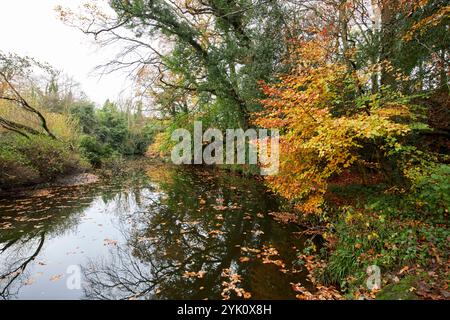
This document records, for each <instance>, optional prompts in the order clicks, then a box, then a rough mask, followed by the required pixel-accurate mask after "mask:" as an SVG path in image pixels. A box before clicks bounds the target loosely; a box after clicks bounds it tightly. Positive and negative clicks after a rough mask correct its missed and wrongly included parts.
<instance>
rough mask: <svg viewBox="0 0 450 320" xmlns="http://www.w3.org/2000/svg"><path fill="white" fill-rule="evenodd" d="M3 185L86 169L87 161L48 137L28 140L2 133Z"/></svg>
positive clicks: (0, 163)
mask: <svg viewBox="0 0 450 320" xmlns="http://www.w3.org/2000/svg"><path fill="white" fill-rule="evenodd" d="M1 138H2V144H1V147H0V168H1V169H2V170H1V173H0V187H2V188H10V187H14V186H19V185H27V184H33V183H38V182H47V181H51V180H53V179H55V178H56V177H58V176H61V175H63V174H69V173H73V172H76V171H80V170H85V169H86V168H87V167H88V164H87V163H86V162H85V161H84V160H83V159H82V158H81V157H80V156H79V154H78V152H76V150H72V149H70V148H69V147H68V146H67V145H66V144H65V143H64V142H62V141H59V140H53V139H51V138H49V137H47V136H32V137H31V138H30V139H27V138H25V137H22V136H17V135H14V134H2V137H1Z"/></svg>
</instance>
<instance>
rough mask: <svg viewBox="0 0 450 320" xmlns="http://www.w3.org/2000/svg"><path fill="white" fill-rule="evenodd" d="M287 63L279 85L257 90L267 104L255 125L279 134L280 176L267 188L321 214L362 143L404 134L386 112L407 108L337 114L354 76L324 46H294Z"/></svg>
mask: <svg viewBox="0 0 450 320" xmlns="http://www.w3.org/2000/svg"><path fill="white" fill-rule="evenodd" d="M292 59H293V62H294V65H295V66H294V67H293V69H292V70H291V72H289V73H288V74H286V75H283V76H281V77H280V82H279V83H275V84H262V85H261V86H262V90H263V92H264V93H265V95H266V96H267V98H265V99H263V100H262V104H263V105H264V107H265V108H264V110H263V111H262V112H261V113H259V114H258V115H257V116H256V119H255V120H254V123H255V124H256V125H258V126H261V127H264V128H279V129H280V171H279V174H278V175H277V176H270V177H268V178H267V180H268V183H269V185H270V186H271V187H272V188H273V189H274V191H276V192H278V193H280V194H281V195H283V196H284V197H286V198H287V199H289V200H294V201H295V202H296V203H297V208H298V209H300V210H301V211H302V212H304V213H320V212H321V207H322V204H323V202H324V194H325V193H326V191H327V187H328V182H329V179H330V178H331V177H332V176H333V175H336V174H340V173H341V172H343V170H346V169H347V168H349V167H350V166H352V165H353V164H355V163H356V162H357V161H360V160H361V159H360V156H359V153H358V149H360V148H361V146H362V144H361V142H362V141H364V140H370V141H375V139H377V140H380V138H381V139H385V140H386V141H389V143H391V144H395V143H396V142H395V137H396V136H399V135H404V134H406V133H407V132H408V131H409V128H408V126H406V125H403V124H397V123H394V122H393V121H392V120H391V119H390V116H392V112H390V110H393V111H394V112H393V113H394V114H396V113H397V114H398V112H399V110H402V112H404V113H407V108H406V107H405V108H404V107H403V106H397V107H392V106H385V107H384V108H381V107H379V103H373V104H372V105H370V106H368V107H369V109H370V112H369V111H368V109H367V108H365V109H360V108H357V107H356V105H355V106H354V107H351V108H350V110H348V106H346V107H345V108H346V109H345V110H343V111H342V112H338V113H336V110H337V109H339V108H343V107H342V105H343V103H342V101H345V99H347V98H346V97H347V96H348V93H349V92H353V93H354V92H355V91H354V85H353V87H352V85H351V83H352V81H353V83H354V75H349V74H348V72H347V70H346V67H345V65H344V64H343V63H338V62H334V61H333V48H332V47H331V46H330V44H329V42H328V41H327V40H326V39H316V40H309V41H302V42H299V43H298V46H297V48H296V50H295V52H293V53H292ZM352 90H353V91H352ZM347 100H348V99H347ZM337 114H338V115H337Z"/></svg>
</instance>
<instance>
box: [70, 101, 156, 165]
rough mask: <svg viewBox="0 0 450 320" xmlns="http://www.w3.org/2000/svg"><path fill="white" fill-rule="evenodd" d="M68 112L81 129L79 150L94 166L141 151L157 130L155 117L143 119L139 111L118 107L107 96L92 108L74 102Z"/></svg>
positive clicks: (142, 152) (145, 147)
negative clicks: (137, 112)
mask: <svg viewBox="0 0 450 320" xmlns="http://www.w3.org/2000/svg"><path fill="white" fill-rule="evenodd" d="M71 114H72V115H73V116H74V117H75V118H76V119H77V120H78V121H79V124H80V126H81V128H82V131H83V133H84V136H83V137H82V138H81V139H80V147H81V149H82V150H83V154H84V155H85V156H86V158H87V159H88V160H89V161H90V162H91V164H93V165H95V166H100V165H102V163H104V162H108V161H110V160H111V158H112V157H118V156H120V155H143V154H144V153H145V152H146V151H147V147H148V145H149V144H150V143H151V142H152V139H154V135H155V134H156V132H158V131H159V130H161V129H160V128H158V126H157V125H155V121H149V122H148V123H146V120H145V119H144V118H142V116H140V115H139V114H131V113H130V112H124V111H120V110H119V108H118V106H117V105H116V104H115V103H112V102H110V101H109V100H108V101H106V102H105V104H104V106H103V107H102V108H101V109H95V107H94V105H92V104H91V103H79V104H76V105H74V106H73V107H72V108H71Z"/></svg>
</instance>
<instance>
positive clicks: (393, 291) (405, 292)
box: [377, 276, 420, 300]
mask: <svg viewBox="0 0 450 320" xmlns="http://www.w3.org/2000/svg"><path fill="white" fill-rule="evenodd" d="M419 279H420V277H419V276H406V277H405V278H403V279H401V280H400V281H399V282H397V283H391V284H388V285H387V286H385V287H384V288H383V289H382V290H381V291H380V292H379V293H378V294H377V300H418V299H419V298H418V297H417V295H415V294H414V292H413V291H411V290H410V289H411V287H415V286H416V284H417V282H418V281H419Z"/></svg>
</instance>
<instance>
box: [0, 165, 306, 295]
mask: <svg viewBox="0 0 450 320" xmlns="http://www.w3.org/2000/svg"><path fill="white" fill-rule="evenodd" d="M277 209H278V208H277V200H276V199H275V198H274V197H273V196H271V195H270V194H268V193H267V192H266V190H265V189H264V187H263V186H262V185H261V184H260V183H258V182H257V181H255V180H253V179H248V178H243V177H240V176H238V175H233V174H230V173H228V172H220V171H215V170H212V171H209V170H205V169H193V168H181V167H171V166H168V165H147V166H146V167H145V168H141V169H140V170H136V172H135V173H134V174H133V175H132V176H129V177H127V178H126V179H122V180H121V181H108V182H107V183H106V182H103V183H98V184H96V185H91V186H82V187H71V188H69V187H66V188H55V189H50V190H41V191H36V192H34V194H32V195H27V197H24V196H14V197H12V196H8V197H7V198H3V199H0V297H1V298H3V299H17V298H19V299H223V298H231V299H235V298H255V299H288V298H294V297H295V292H294V291H293V290H292V289H291V283H296V282H302V284H303V285H305V286H308V284H307V283H306V282H305V276H306V275H305V274H304V273H303V271H301V267H300V266H297V265H296V264H295V256H296V253H297V252H298V251H299V250H301V248H302V243H303V239H301V238H298V237H297V236H295V235H294V234H293V232H294V231H299V230H296V229H295V227H293V226H289V227H287V226H284V225H281V224H279V223H277V222H276V221H274V220H273V219H272V218H271V217H270V216H269V215H268V213H270V212H273V211H277ZM73 265H75V266H80V267H81V273H82V281H81V288H80V289H69V288H68V286H67V280H70V274H68V273H67V270H68V267H69V266H73Z"/></svg>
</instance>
